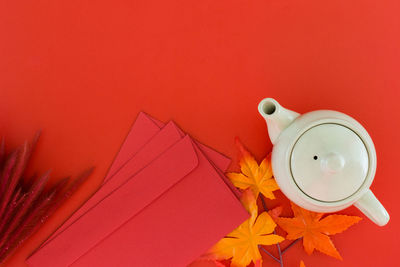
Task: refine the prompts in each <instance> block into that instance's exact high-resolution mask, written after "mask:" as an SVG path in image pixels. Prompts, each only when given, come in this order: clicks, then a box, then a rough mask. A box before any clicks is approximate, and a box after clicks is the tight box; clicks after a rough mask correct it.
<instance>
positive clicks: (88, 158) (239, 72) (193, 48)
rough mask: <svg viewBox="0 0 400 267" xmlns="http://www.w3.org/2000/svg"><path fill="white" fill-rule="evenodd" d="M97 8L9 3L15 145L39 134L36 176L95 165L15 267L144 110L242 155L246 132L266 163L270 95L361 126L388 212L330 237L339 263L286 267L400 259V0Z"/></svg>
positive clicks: (6, 81) (3, 66)
mask: <svg viewBox="0 0 400 267" xmlns="http://www.w3.org/2000/svg"><path fill="white" fill-rule="evenodd" d="M89 2H92V1H77V0H73V1H50V0H42V1H1V2H0V132H1V134H2V135H5V136H6V138H7V142H8V148H11V147H13V146H15V145H17V144H19V143H21V142H22V141H23V140H24V139H26V138H30V137H32V136H33V133H34V132H35V131H36V130H37V129H42V130H43V135H42V138H41V141H40V144H39V147H38V149H37V151H36V154H35V156H34V159H33V161H32V164H31V168H30V169H31V170H30V171H31V172H33V171H38V172H43V171H45V170H47V169H52V170H53V172H52V174H53V179H54V180H57V179H60V178H61V177H63V176H64V175H70V174H72V175H74V174H78V173H79V172H80V171H81V170H83V169H84V168H86V167H88V166H90V165H95V166H96V167H97V169H96V171H95V173H94V175H93V176H92V177H91V179H90V180H89V181H88V182H87V183H86V184H84V186H83V187H82V188H81V190H79V192H77V194H76V195H74V196H73V198H72V199H71V200H70V201H69V202H68V203H67V204H66V205H65V206H63V207H62V208H61V209H60V210H59V212H57V214H56V215H55V216H54V217H53V218H51V220H50V221H49V222H48V223H47V224H46V225H45V226H44V227H43V228H42V229H41V230H40V232H38V233H37V234H36V235H35V236H34V237H33V238H31V239H30V240H29V241H28V242H26V244H25V245H24V246H23V247H22V248H21V249H20V250H19V251H18V252H17V253H16V254H15V255H14V256H13V257H12V258H10V260H9V261H8V266H24V263H23V261H24V258H25V257H26V256H27V255H28V254H29V253H30V252H32V250H33V249H34V248H35V247H37V246H38V245H39V244H40V242H41V241H42V240H44V239H45V237H46V236H47V235H49V234H50V233H51V232H52V231H53V230H54V229H55V227H56V226H57V225H58V224H60V223H61V222H62V221H63V220H64V219H65V218H66V217H67V216H68V214H70V213H71V212H72V211H73V210H74V209H76V207H77V206H79V204H80V203H82V201H84V199H86V198H87V197H89V195H90V194H91V193H92V192H93V191H94V190H95V189H96V188H97V186H98V185H99V184H100V183H101V181H102V179H103V177H104V176H105V174H106V171H107V168H108V167H109V166H110V164H111V162H112V159H113V157H114V156H115V154H116V153H117V151H118V149H119V146H120V144H121V143H122V141H123V139H124V137H125V135H126V134H127V132H128V130H129V128H130V126H131V124H132V122H133V121H134V119H135V117H136V115H137V113H138V112H139V111H140V110H144V111H146V112H148V113H150V114H151V115H153V116H155V117H156V118H159V119H161V120H164V121H166V120H169V119H174V120H175V121H176V122H177V123H178V124H180V126H182V128H183V129H184V130H185V131H187V132H189V133H191V134H192V135H193V136H194V137H195V138H197V139H199V140H200V141H202V142H204V143H206V144H208V145H210V146H212V147H214V148H216V149H218V150H220V151H222V152H224V153H225V154H227V155H229V156H231V157H233V158H234V157H236V151H235V147H234V145H233V139H234V137H235V136H239V137H240V138H241V139H242V141H243V142H244V143H245V144H246V145H247V146H248V148H249V149H250V150H251V151H252V152H254V154H255V155H256V156H257V157H258V158H259V159H261V158H262V157H263V156H264V155H265V154H266V153H267V152H268V151H270V149H271V144H270V141H269V139H268V137H267V130H266V126H265V123H264V122H263V120H262V119H261V117H260V116H259V115H258V113H257V104H258V102H259V101H260V100H261V99H262V98H264V97H267V96H269V97H274V98H276V99H278V101H280V102H281V103H282V105H284V106H286V107H288V108H290V109H293V110H295V111H298V112H301V113H302V112H306V111H311V110H314V109H321V108H325V109H336V110H339V111H342V112H345V113H348V114H350V115H352V116H353V117H355V118H356V119H357V120H359V121H360V122H361V123H362V124H363V125H364V126H365V127H366V128H367V130H368V131H369V133H370V134H371V136H372V138H373V140H374V142H375V145H376V149H377V153H378V170H377V175H376V180H375V181H374V183H373V185H372V189H373V191H374V193H375V194H376V195H377V197H378V198H379V199H380V200H381V202H382V203H383V205H384V206H385V207H386V208H387V210H388V212H389V214H390V215H391V221H390V222H389V224H388V225H387V226H385V227H383V228H380V227H378V226H375V225H374V224H373V223H371V222H370V221H368V220H367V219H365V220H363V221H361V222H360V223H359V224H358V225H356V226H353V227H352V228H350V229H349V230H347V231H346V232H344V233H341V234H338V235H337V236H334V237H333V241H334V243H335V244H336V247H337V248H338V249H339V251H340V253H341V255H342V256H343V258H344V261H343V262H340V261H337V260H335V259H333V258H329V257H328V256H325V255H322V254H320V253H318V252H317V253H314V254H313V255H312V256H308V255H306V254H305V253H304V252H303V250H302V248H301V245H300V244H296V246H295V247H293V248H291V249H290V251H289V252H288V253H287V254H285V262H286V264H285V266H298V262H299V261H300V259H303V260H304V262H305V263H306V265H307V266H326V267H328V266H396V265H398V264H397V262H398V260H397V259H398V247H399V245H398V242H399V238H400V234H399V230H400V229H399V226H400V222H399V219H400V207H399V205H398V203H399V198H398V197H399V192H398V190H399V188H400V179H399V178H398V176H399V175H398V166H399V163H398V161H399V159H398V158H399V157H398V151H399V149H400V142H399V138H398V135H399V134H398V131H399V130H400V125H399V118H400V106H399V103H398V102H399V97H400V76H399V74H400V73H399V70H400V63H399V62H400V16H399V14H400V3H399V1H397V0H393V1H372V0H362V1H361V0H357V1H346V0H338V1H321V0H306V1H293V0H262V1H261V0H257V1H236V0H233V1H232V0H230V1H225V0H223V1H207V0H205V1H176V0H172V1H153V0H146V1H120V0H118V1H97V2H96V3H95V4H94V3H89ZM343 213H347V214H356V215H359V216H362V215H361V213H360V212H359V211H357V210H356V209H354V208H350V209H348V210H346V211H343ZM193 242H195V240H193ZM396 252H397V253H396ZM265 263H266V265H267V264H268V265H270V266H278V265H277V264H276V263H274V262H273V261H272V260H271V259H270V258H265Z"/></svg>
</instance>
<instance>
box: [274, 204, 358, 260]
mask: <svg viewBox="0 0 400 267" xmlns="http://www.w3.org/2000/svg"><path fill="white" fill-rule="evenodd" d="M291 204H292V210H293V213H294V217H293V218H283V217H276V218H275V221H276V223H277V224H278V225H279V226H280V227H281V228H282V229H283V230H285V231H286V232H287V233H288V234H287V236H286V239H289V240H295V239H298V238H300V237H302V238H303V246H304V250H305V251H306V252H307V254H309V255H310V254H311V253H312V252H313V251H314V249H316V250H318V251H320V252H322V253H325V254H326V255H329V256H331V257H334V258H336V259H340V260H342V257H341V256H340V254H339V252H338V251H337V249H336V248H335V246H334V244H333V242H332V240H331V239H330V238H329V236H328V235H334V234H337V233H341V232H343V231H344V230H346V229H347V228H349V227H350V226H351V225H353V224H355V223H357V222H359V221H360V220H361V218H360V217H358V216H347V215H337V214H334V215H328V216H326V217H324V218H323V219H321V218H322V216H323V215H324V213H317V212H312V211H308V210H305V209H303V208H301V207H299V206H297V205H295V204H294V203H291Z"/></svg>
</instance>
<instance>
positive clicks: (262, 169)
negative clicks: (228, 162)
mask: <svg viewBox="0 0 400 267" xmlns="http://www.w3.org/2000/svg"><path fill="white" fill-rule="evenodd" d="M235 143H236V146H237V147H238V150H239V152H240V154H241V155H240V156H241V158H240V161H239V165H240V170H241V173H227V176H228V177H229V179H230V180H231V181H232V183H233V184H234V185H235V186H236V187H238V188H240V189H247V188H250V189H251V190H252V191H253V192H254V195H255V196H256V197H257V196H258V194H259V193H260V192H261V194H263V195H264V196H265V197H266V198H269V199H275V196H274V193H273V191H275V190H278V189H279V186H278V184H277V183H276V181H275V179H274V178H273V174H272V167H271V156H270V155H268V156H267V157H266V158H265V159H264V160H263V161H262V162H261V164H260V165H258V164H257V161H256V160H255V159H254V157H253V156H252V155H251V154H250V152H249V151H247V150H246V149H245V148H244V146H243V145H242V144H241V142H240V141H239V139H238V138H236V139H235Z"/></svg>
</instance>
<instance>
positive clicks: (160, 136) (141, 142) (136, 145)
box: [35, 112, 238, 252]
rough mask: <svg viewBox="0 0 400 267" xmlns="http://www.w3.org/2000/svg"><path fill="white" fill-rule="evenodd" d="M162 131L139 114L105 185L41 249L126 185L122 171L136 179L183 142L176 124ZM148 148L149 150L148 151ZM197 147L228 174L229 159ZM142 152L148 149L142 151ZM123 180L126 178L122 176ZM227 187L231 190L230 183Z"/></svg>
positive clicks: (207, 149)
mask: <svg viewBox="0 0 400 267" xmlns="http://www.w3.org/2000/svg"><path fill="white" fill-rule="evenodd" d="M160 127H164V124H163V123H162V122H160V121H158V120H156V119H154V118H152V117H150V116H149V115H147V114H145V113H143V112H141V113H139V115H138V118H137V119H136V121H135V123H134V125H133V126H132V128H131V131H130V132H129V134H128V136H127V138H126V140H125V142H124V144H123V145H122V147H121V149H120V152H119V153H118V154H117V156H116V158H115V160H114V162H113V164H112V166H111V168H110V170H109V172H108V174H107V176H106V178H105V179H104V183H103V185H102V186H101V187H100V188H99V190H98V191H97V192H96V193H95V194H94V195H93V196H92V197H91V198H90V199H88V200H87V201H86V202H85V203H84V204H83V205H82V206H81V207H80V208H79V209H78V210H77V211H76V212H75V213H74V214H73V215H72V216H71V217H70V218H69V219H68V220H67V221H66V222H65V223H64V224H63V225H62V226H61V227H59V228H58V229H57V231H56V232H55V233H53V235H52V236H51V237H50V238H49V239H48V240H47V241H46V242H45V243H43V244H42V245H41V247H40V248H39V249H41V248H42V247H44V246H45V245H47V243H49V242H51V241H52V240H53V239H54V238H56V237H57V236H58V235H60V234H61V233H62V232H63V231H64V230H65V229H66V228H68V227H69V226H70V225H71V224H73V223H74V222H75V221H77V220H79V218H81V217H82V216H83V215H84V214H85V213H86V212H87V211H88V210H90V209H91V208H92V207H94V206H95V205H96V204H97V203H98V202H99V201H101V199H103V198H104V197H105V196H106V195H108V194H109V193H110V192H112V191H113V190H115V188H116V187H117V186H119V185H121V184H122V183H123V182H124V180H123V178H122V180H121V179H120V178H119V177H121V175H120V173H119V171H121V169H122V170H124V169H125V170H124V171H125V172H131V175H133V174H134V173H135V172H137V171H138V170H139V169H140V168H142V167H144V166H145V165H146V164H147V163H149V162H150V161H152V160H153V159H154V158H155V157H156V156H158V155H159V154H160V153H162V152H163V151H165V149H167V148H168V147H169V146H170V145H172V144H174V143H175V142H177V141H178V140H179V139H180V136H183V135H184V133H183V131H182V130H181V129H179V127H177V126H176V125H175V124H174V123H173V122H170V123H169V124H167V126H165V127H164V128H165V129H164V128H163V129H160ZM197 143H198V142H197ZM147 144H149V145H150V146H147V147H146V145H147ZM198 144H199V146H200V148H201V149H202V150H203V151H204V152H205V154H206V155H207V156H208V158H209V159H210V162H211V163H212V164H213V165H214V166H215V167H216V168H220V169H222V170H226V168H227V167H228V165H229V163H230V160H229V159H228V158H227V157H225V156H223V155H222V154H220V153H218V152H216V151H214V150H212V149H211V148H209V147H207V146H205V145H203V144H200V143H198ZM143 148H146V149H144V151H142V150H143ZM143 156H144V158H143ZM132 160H133V161H135V163H134V165H133V166H130V167H129V168H124V167H125V165H126V164H127V163H128V162H130V161H132ZM122 177H127V176H126V175H122ZM222 177H223V179H226V177H225V176H223V175H222ZM108 182H110V183H108ZM227 184H228V185H229V186H232V184H231V183H230V182H227ZM232 190H233V192H234V193H235V194H236V195H238V192H237V191H235V189H232ZM35 252H36V251H35Z"/></svg>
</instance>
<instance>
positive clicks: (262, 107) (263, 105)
mask: <svg viewBox="0 0 400 267" xmlns="http://www.w3.org/2000/svg"><path fill="white" fill-rule="evenodd" d="M258 112H259V113H260V114H261V116H263V118H264V119H265V121H266V122H267V126H268V134H269V138H270V139H271V142H272V144H275V142H276V140H277V139H278V136H279V135H280V133H281V132H282V131H283V130H284V129H285V128H286V127H288V126H289V125H290V124H291V123H292V122H293V121H294V120H295V119H296V118H297V117H298V116H299V115H300V114H299V113H297V112H294V111H291V110H288V109H285V108H284V107H282V106H281V105H279V103H278V102H277V101H276V100H275V99H273V98H265V99H263V100H262V101H261V102H260V104H258Z"/></svg>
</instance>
